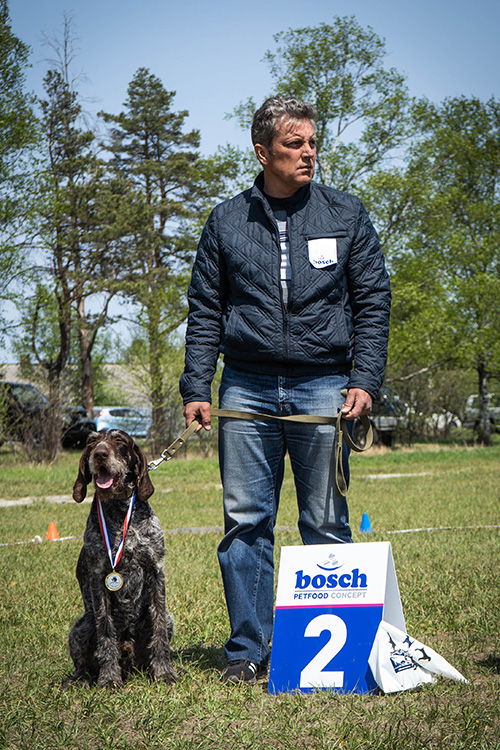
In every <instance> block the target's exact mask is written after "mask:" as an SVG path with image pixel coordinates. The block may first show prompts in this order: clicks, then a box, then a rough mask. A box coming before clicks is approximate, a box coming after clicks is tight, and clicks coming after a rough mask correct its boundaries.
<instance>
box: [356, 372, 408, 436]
mask: <svg viewBox="0 0 500 750" xmlns="http://www.w3.org/2000/svg"><path fill="white" fill-rule="evenodd" d="M405 408H407V405H406V404H405V403H404V402H403V401H401V399H400V397H399V396H398V395H397V393H395V391H393V390H392V388H389V386H382V388H381V389H380V391H379V392H378V395H377V398H376V399H375V400H374V402H373V405H372V411H371V414H370V421H371V423H372V426H373V442H374V443H379V442H380V443H382V444H383V445H387V446H390V447H392V446H393V445H394V442H395V440H396V431H397V429H398V426H399V425H400V423H401V422H402V421H404V419H405V414H404V410H405ZM354 441H355V442H356V443H357V444H358V445H360V446H361V447H362V446H364V444H365V442H366V440H365V432H364V429H363V426H362V424H361V422H360V421H359V419H356V420H355V422H354Z"/></svg>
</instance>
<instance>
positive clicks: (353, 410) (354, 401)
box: [340, 388, 373, 419]
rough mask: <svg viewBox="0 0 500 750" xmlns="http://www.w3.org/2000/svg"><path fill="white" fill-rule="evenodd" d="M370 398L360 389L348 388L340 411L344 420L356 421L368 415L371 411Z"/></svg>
mask: <svg viewBox="0 0 500 750" xmlns="http://www.w3.org/2000/svg"><path fill="white" fill-rule="evenodd" d="M372 401H373V399H372V397H371V396H370V394H369V393H367V392H366V391H364V390H363V389H362V388H350V389H349V391H348V392H347V396H346V400H345V402H344V405H343V406H342V408H341V409H340V411H341V412H342V416H343V417H344V419H357V418H358V417H363V416H365V415H368V414H369V413H370V412H371V410H372Z"/></svg>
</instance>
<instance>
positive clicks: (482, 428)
mask: <svg viewBox="0 0 500 750" xmlns="http://www.w3.org/2000/svg"><path fill="white" fill-rule="evenodd" d="M477 372H478V376H479V422H478V425H477V436H478V440H479V443H480V444H481V445H485V446H490V445H491V420H490V409H489V398H488V397H489V389H488V373H487V372H486V367H485V365H484V362H483V361H482V360H479V361H478V363H477Z"/></svg>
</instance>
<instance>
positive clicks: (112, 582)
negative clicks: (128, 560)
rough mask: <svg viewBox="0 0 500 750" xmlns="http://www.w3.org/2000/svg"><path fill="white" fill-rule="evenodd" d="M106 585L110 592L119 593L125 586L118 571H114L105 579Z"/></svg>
mask: <svg viewBox="0 0 500 750" xmlns="http://www.w3.org/2000/svg"><path fill="white" fill-rule="evenodd" d="M104 583H105V585H106V588H107V589H109V590H110V591H119V590H120V589H121V587H122V586H123V578H122V577H121V575H120V574H119V573H117V572H116V570H112V571H111V573H109V574H108V575H107V576H106V578H105V579H104Z"/></svg>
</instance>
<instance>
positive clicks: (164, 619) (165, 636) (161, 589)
mask: <svg viewBox="0 0 500 750" xmlns="http://www.w3.org/2000/svg"><path fill="white" fill-rule="evenodd" d="M153 576H154V577H153V584H152V586H151V587H150V590H149V600H150V612H151V621H152V622H151V624H152V630H151V644H150V653H151V664H150V666H151V671H152V673H153V677H154V678H155V680H158V681H161V682H166V683H172V682H176V681H177V679H178V678H177V675H176V673H175V671H174V669H173V667H172V664H171V661H170V644H169V641H170V639H171V637H172V634H173V629H174V628H173V619H172V616H171V615H170V614H169V613H168V612H167V609H166V596H165V575H164V573H163V570H161V569H159V570H156V571H155V572H154V574H153Z"/></svg>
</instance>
